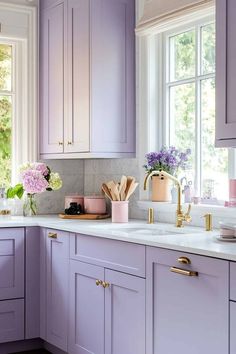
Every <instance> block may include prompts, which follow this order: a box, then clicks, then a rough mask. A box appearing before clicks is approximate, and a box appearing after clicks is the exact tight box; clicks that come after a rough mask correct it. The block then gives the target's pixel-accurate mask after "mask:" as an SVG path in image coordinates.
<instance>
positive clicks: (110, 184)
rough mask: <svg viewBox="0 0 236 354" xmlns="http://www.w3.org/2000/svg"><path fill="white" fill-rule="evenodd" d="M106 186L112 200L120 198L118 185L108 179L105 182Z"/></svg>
mask: <svg viewBox="0 0 236 354" xmlns="http://www.w3.org/2000/svg"><path fill="white" fill-rule="evenodd" d="M106 185H107V187H108V190H109V192H110V194H111V197H112V200H115V201H117V200H120V195H119V191H118V187H117V185H116V184H115V182H114V181H109V182H107V183H106Z"/></svg>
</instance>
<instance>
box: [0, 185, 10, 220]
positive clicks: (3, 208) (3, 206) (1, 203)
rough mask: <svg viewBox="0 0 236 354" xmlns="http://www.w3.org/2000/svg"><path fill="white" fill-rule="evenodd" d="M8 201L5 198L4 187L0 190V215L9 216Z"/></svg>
mask: <svg viewBox="0 0 236 354" xmlns="http://www.w3.org/2000/svg"><path fill="white" fill-rule="evenodd" d="M10 214H11V210H10V207H9V203H8V199H7V198H6V192H5V187H1V188H0V215H10Z"/></svg>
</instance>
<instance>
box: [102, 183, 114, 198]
mask: <svg viewBox="0 0 236 354" xmlns="http://www.w3.org/2000/svg"><path fill="white" fill-rule="evenodd" d="M102 191H103V193H104V194H105V196H106V197H107V198H108V199H110V200H112V196H111V193H110V191H109V188H108V187H107V185H106V183H103V184H102Z"/></svg>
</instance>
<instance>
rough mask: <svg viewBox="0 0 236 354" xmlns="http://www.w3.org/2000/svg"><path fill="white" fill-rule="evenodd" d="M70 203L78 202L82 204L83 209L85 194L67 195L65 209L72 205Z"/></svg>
mask: <svg viewBox="0 0 236 354" xmlns="http://www.w3.org/2000/svg"><path fill="white" fill-rule="evenodd" d="M70 203H77V204H80V205H81V208H82V211H83V210H84V196H83V195H76V194H74V195H67V196H65V209H68V208H69V207H70Z"/></svg>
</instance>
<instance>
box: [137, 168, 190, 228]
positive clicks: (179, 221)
mask: <svg viewBox="0 0 236 354" xmlns="http://www.w3.org/2000/svg"><path fill="white" fill-rule="evenodd" d="M154 175H155V176H158V175H161V176H166V177H167V178H169V179H171V180H172V181H173V182H174V183H175V185H176V187H177V191H178V200H177V210H176V227H182V226H183V221H187V222H190V221H191V216H190V210H191V204H189V207H188V211H187V213H185V214H184V213H183V211H182V202H181V196H182V187H181V183H180V181H179V180H178V179H177V178H176V177H174V176H172V175H171V174H169V173H168V172H166V171H162V170H161V171H152V172H151V173H149V174H147V175H146V177H145V180H144V184H143V189H144V190H146V189H147V185H148V181H149V179H150V178H151V177H152V176H154Z"/></svg>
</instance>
